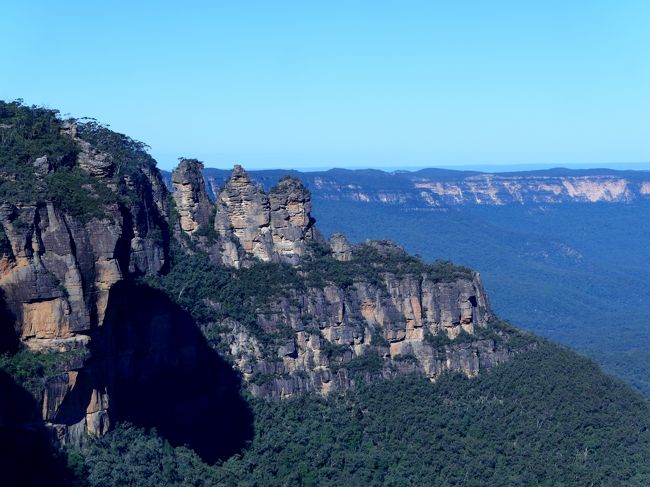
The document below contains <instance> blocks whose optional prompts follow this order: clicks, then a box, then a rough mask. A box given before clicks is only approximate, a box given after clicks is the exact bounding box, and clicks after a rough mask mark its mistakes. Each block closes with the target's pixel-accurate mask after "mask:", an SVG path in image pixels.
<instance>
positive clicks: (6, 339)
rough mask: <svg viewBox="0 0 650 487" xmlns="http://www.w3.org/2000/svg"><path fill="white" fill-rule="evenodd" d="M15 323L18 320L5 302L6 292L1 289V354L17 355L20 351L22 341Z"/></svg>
mask: <svg viewBox="0 0 650 487" xmlns="http://www.w3.org/2000/svg"><path fill="white" fill-rule="evenodd" d="M15 322H16V318H15V316H14V315H13V314H11V311H9V308H8V307H7V303H6V302H5V299H4V291H3V290H2V289H0V354H2V353H6V352H9V353H15V352H16V351H17V350H18V346H19V344H20V340H19V339H18V335H16V330H15V329H14V324H15Z"/></svg>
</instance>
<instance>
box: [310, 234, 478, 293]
mask: <svg viewBox="0 0 650 487" xmlns="http://www.w3.org/2000/svg"><path fill="white" fill-rule="evenodd" d="M309 250H310V252H309V254H308V256H307V258H306V259H304V260H303V262H302V263H301V270H302V271H303V272H304V273H305V274H306V279H307V284H308V285H309V286H311V287H323V286H324V285H325V284H326V283H328V282H332V283H334V284H336V285H337V286H339V287H348V286H351V285H352V284H353V283H354V282H355V281H359V280H365V281H368V282H371V283H372V284H374V285H375V286H378V287H383V285H384V284H383V283H384V278H383V275H384V274H385V273H390V274H393V275H395V276H397V277H403V276H405V275H414V276H427V278H428V279H429V280H431V281H433V282H449V281H455V280H457V279H472V277H473V273H472V271H471V269H468V268H467V267H462V266H457V265H455V264H453V263H452V262H448V261H436V262H434V263H432V264H427V263H425V262H423V261H422V260H421V259H419V258H417V257H413V256H411V255H409V254H407V253H406V252H405V251H404V250H403V249H402V248H400V247H398V246H397V245H395V244H393V243H391V242H388V241H375V242H365V243H362V244H359V245H355V246H354V247H353V249H352V260H350V261H348V262H340V261H338V260H336V259H335V258H334V257H332V254H331V252H330V250H329V249H328V248H327V247H326V246H325V245H323V244H321V243H318V242H311V244H310V249H309Z"/></svg>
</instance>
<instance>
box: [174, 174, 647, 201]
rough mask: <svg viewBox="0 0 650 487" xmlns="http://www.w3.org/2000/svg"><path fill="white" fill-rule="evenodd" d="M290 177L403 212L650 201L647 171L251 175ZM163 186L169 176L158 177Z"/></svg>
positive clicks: (213, 188) (210, 184)
mask: <svg viewBox="0 0 650 487" xmlns="http://www.w3.org/2000/svg"><path fill="white" fill-rule="evenodd" d="M287 174H290V175H292V176H294V177H296V178H299V179H300V180H301V181H303V182H304V183H305V184H306V185H307V186H308V187H309V188H310V189H311V191H312V193H313V196H314V198H315V199H316V200H326V201H342V202H359V203H377V204H384V205H399V206H400V207H406V208H420V209H436V208H445V207H455V206H503V205H545V204H567V203H582V204H590V203H632V202H634V201H639V200H647V199H648V198H649V197H650V171H619V170H611V169H588V170H572V169H563V168H557V169H547V170H540V171H521V172H509V173H506V172H501V173H486V172H479V171H455V170H447V169H422V170H419V171H412V172H411V171H394V172H386V171H379V170H373V169H363V170H347V169H331V170H329V171H313V172H312V171H310V172H298V171H282V170H265V171H251V179H252V180H253V181H255V182H258V183H260V184H263V185H264V186H265V187H271V186H272V185H273V184H275V182H276V181H277V180H278V178H280V177H283V176H284V175H287ZM203 175H204V178H205V181H206V187H207V189H208V193H209V194H210V196H212V197H214V196H216V194H217V193H218V191H219V188H220V187H221V186H222V185H223V183H224V181H226V180H227V179H228V171H225V170H223V169H213V168H207V169H205V170H204V171H203ZM163 177H164V178H165V181H166V183H167V184H169V183H170V181H169V173H163Z"/></svg>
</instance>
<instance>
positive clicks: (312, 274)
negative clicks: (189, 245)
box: [188, 166, 512, 398]
mask: <svg viewBox="0 0 650 487" xmlns="http://www.w3.org/2000/svg"><path fill="white" fill-rule="evenodd" d="M199 189H200V191H204V189H203V186H202V183H199ZM310 209H311V198H310V195H309V193H308V191H307V190H306V189H305V187H304V186H303V185H302V184H301V183H300V182H299V181H298V180H296V179H294V178H287V179H284V180H281V181H280V182H279V184H278V185H277V186H275V187H274V188H273V189H271V190H270V192H269V193H268V194H267V193H266V192H264V191H263V189H262V188H261V187H259V186H257V185H254V184H253V183H252V182H251V180H250V178H249V177H248V175H247V173H246V172H245V171H243V169H241V167H238V166H237V167H235V169H234V171H233V173H232V175H231V177H230V178H229V180H228V181H227V182H226V184H225V185H224V187H223V189H222V190H221V191H220V192H219V195H218V197H217V200H216V204H215V208H214V210H213V211H214V212H215V226H214V229H215V230H216V233H217V235H216V236H213V238H214V239H216V240H217V242H218V243H217V244H212V245H209V244H208V239H207V238H206V237H201V236H199V237H195V238H194V241H195V242H196V244H197V245H199V247H200V248H202V249H203V250H204V251H206V252H208V253H210V254H211V257H212V261H213V262H222V263H224V264H226V265H228V266H231V267H234V268H235V269H241V268H245V267H249V266H251V265H252V263H253V262H254V261H255V260H256V259H257V260H259V261H263V262H273V263H278V264H280V265H283V264H284V265H286V264H289V265H290V266H292V267H293V268H294V269H296V271H295V275H294V277H293V279H294V281H295V282H292V283H286V285H285V286H284V290H283V292H282V293H280V294H277V295H274V297H273V298H272V299H270V300H262V299H255V298H253V299H251V300H249V301H242V302H241V303H239V305H240V306H242V307H245V308H247V309H250V311H251V313H252V314H253V315H254V322H255V324H256V325H255V326H256V328H257V330H255V329H251V327H250V326H246V325H245V324H244V323H241V322H237V321H236V320H234V319H233V318H231V317H226V319H224V320H218V321H211V320H209V322H208V323H204V328H205V330H206V335H208V336H211V337H212V338H213V341H215V342H216V343H217V348H218V349H219V350H220V351H221V352H222V353H224V354H225V355H226V356H227V357H229V360H231V361H232V362H233V363H234V364H235V366H236V367H237V368H238V369H239V370H240V371H241V372H242V373H243V376H244V378H245V379H246V380H247V381H248V382H249V384H250V388H251V390H252V392H253V393H254V394H256V395H259V396H262V397H266V398H286V397H290V396H293V395H295V394H297V393H301V392H307V391H315V392H319V393H328V392H330V391H331V390H334V389H341V388H347V387H350V386H351V385H353V384H354V383H357V382H359V381H367V380H374V379H376V378H379V377H392V376H395V375H399V374H401V373H410V372H413V371H420V372H423V373H424V374H426V375H427V376H428V377H430V378H431V379H432V380H434V379H435V378H436V377H438V376H439V375H440V374H441V373H442V372H444V371H447V370H452V371H458V372H462V373H465V374H467V375H469V376H473V375H476V374H477V373H478V371H479V370H480V369H482V368H489V367H491V366H493V365H495V364H497V363H500V362H502V361H504V360H507V359H508V358H509V357H510V356H511V354H512V351H511V350H510V349H509V347H508V346H507V345H506V344H505V342H504V340H503V338H504V336H498V337H496V336H492V335H491V336H490V337H489V338H485V336H486V333H485V332H484V331H485V330H487V329H488V328H489V326H488V322H489V321H490V319H491V311H490V307H489V303H488V300H487V298H486V296H485V292H484V290H483V287H482V284H481V281H480V277H479V275H478V274H476V273H472V272H471V271H469V270H466V269H461V268H456V267H453V266H452V267H451V268H447V267H445V265H434V266H427V265H424V264H422V263H420V262H419V261H417V259H414V258H412V257H409V256H408V255H407V254H406V253H405V252H404V251H403V250H402V249H401V248H399V247H397V246H395V245H392V244H389V243H382V242H374V243H368V244H364V245H361V246H356V247H355V246H351V245H350V244H349V243H348V242H347V241H346V239H345V237H343V236H342V235H334V236H333V237H332V240H331V241H330V242H325V241H324V240H323V239H322V237H319V236H318V234H316V233H315V230H314V227H313V218H312V217H311V216H310ZM195 235H196V234H195ZM190 236H191V235H190V233H189V232H188V237H190ZM280 269H281V268H279V269H278V272H277V279H281V278H282V277H281V276H282V272H281V270H280ZM341 275H348V276H350V277H349V279H344V280H343V281H342V280H341V279H340V276H341ZM233 278H234V279H244V277H238V275H237V274H235V275H234V276H233ZM206 303H207V304H208V305H209V306H210V307H212V308H214V309H215V316H216V315H217V314H218V311H219V310H221V309H223V308H224V307H227V304H226V303H223V302H220V301H219V298H218V297H215V298H208V299H206ZM487 335H489V333H488V334H487ZM215 337H218V338H217V339H216V340H214V338H215ZM349 370H354V371H355V373H354V374H352V375H350V374H349ZM356 372H360V374H359V373H356Z"/></svg>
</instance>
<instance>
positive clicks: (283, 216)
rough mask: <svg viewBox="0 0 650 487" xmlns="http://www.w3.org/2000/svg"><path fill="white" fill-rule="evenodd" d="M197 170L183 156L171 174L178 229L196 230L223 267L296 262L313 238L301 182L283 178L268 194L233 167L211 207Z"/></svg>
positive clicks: (306, 194)
mask: <svg viewBox="0 0 650 487" xmlns="http://www.w3.org/2000/svg"><path fill="white" fill-rule="evenodd" d="M202 168H203V166H202V164H201V163H199V162H198V161H187V160H185V161H183V162H182V163H181V164H180V165H179V167H178V168H177V169H176V170H175V171H174V172H173V175H172V181H173V185H174V189H175V192H174V200H175V201H176V206H177V208H178V210H179V213H180V218H181V228H182V229H183V231H184V232H185V233H187V234H190V235H191V234H193V233H194V232H196V231H197V230H201V231H200V232H199V235H203V236H204V237H205V238H203V240H201V244H202V247H203V248H205V249H208V252H209V253H210V254H211V255H212V257H213V260H214V261H215V262H221V263H223V264H225V265H228V266H232V267H235V268H239V267H241V266H248V265H251V264H252V263H253V262H255V261H262V262H287V263H292V264H296V263H297V262H298V259H299V258H300V257H301V256H302V255H304V253H305V248H306V247H305V246H306V243H307V242H308V241H310V240H312V239H314V230H313V223H314V220H313V219H312V218H311V216H310V211H311V195H310V194H309V192H308V191H307V190H306V188H305V187H304V186H303V185H302V183H301V182H300V181H299V180H296V179H292V178H287V179H284V180H282V181H280V182H279V183H278V184H277V185H276V186H275V187H274V188H272V190H271V191H270V192H269V193H268V194H267V193H266V192H265V191H264V190H263V189H262V188H261V187H259V186H257V185H254V184H253V183H252V182H251V180H250V178H249V177H248V173H246V171H244V169H243V168H242V167H241V166H235V168H234V170H233V172H232V174H231V176H230V178H229V179H228V180H227V181H226V183H225V185H224V187H223V188H222V190H221V191H220V192H219V195H218V197H217V200H216V203H215V204H214V205H212V204H211V203H210V202H209V199H208V194H207V192H206V189H205V185H204V182H203V179H202V178H201V176H200V175H201V170H202ZM211 214H213V215H214V219H213V221H211V220H210V218H209V215H211ZM212 232H214V233H212ZM210 236H212V237H213V238H212V239H210V238H209V237H210ZM211 240H213V241H211ZM215 241H216V242H215Z"/></svg>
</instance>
